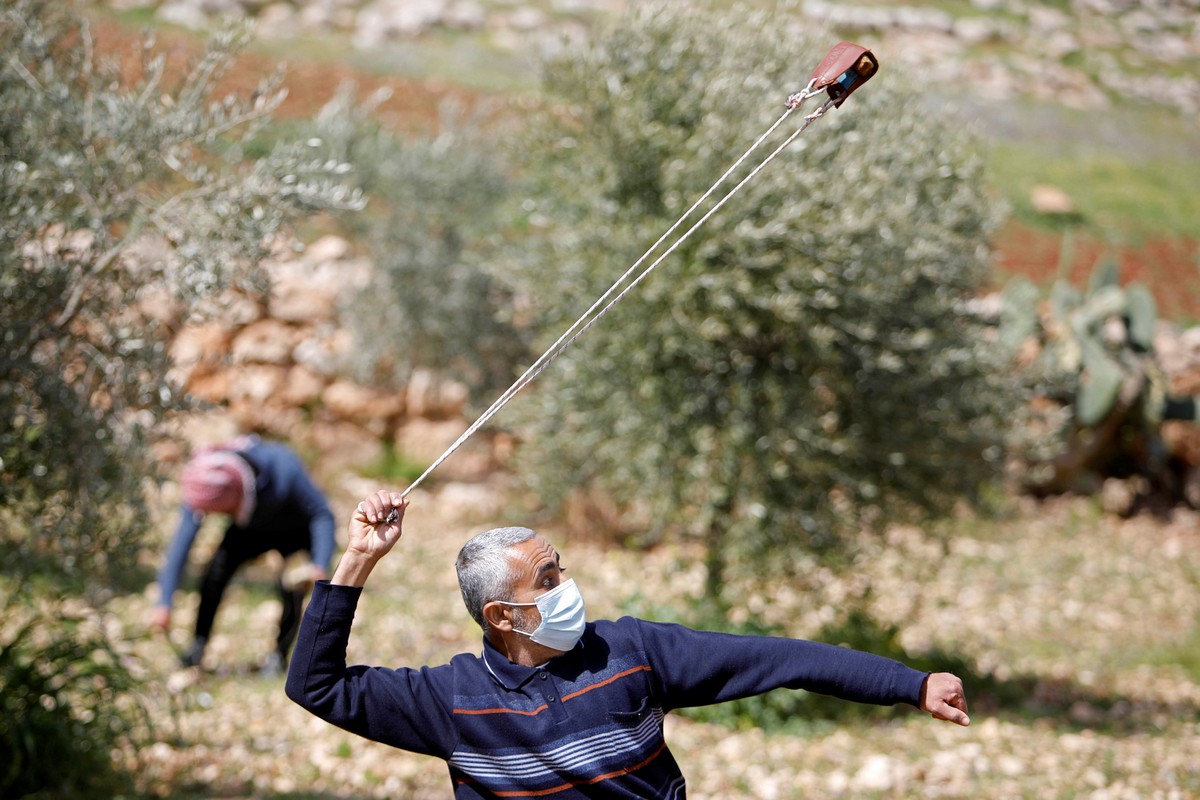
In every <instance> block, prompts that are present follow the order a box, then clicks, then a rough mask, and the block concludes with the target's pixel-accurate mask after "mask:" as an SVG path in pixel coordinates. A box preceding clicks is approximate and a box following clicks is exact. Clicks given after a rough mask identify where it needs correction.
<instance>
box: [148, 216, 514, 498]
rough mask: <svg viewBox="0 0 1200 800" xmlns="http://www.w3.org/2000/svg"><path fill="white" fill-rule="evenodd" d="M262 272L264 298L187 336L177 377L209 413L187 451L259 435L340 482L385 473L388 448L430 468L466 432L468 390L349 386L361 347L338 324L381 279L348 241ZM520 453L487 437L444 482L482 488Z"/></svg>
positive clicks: (460, 457) (430, 384) (191, 428)
mask: <svg viewBox="0 0 1200 800" xmlns="http://www.w3.org/2000/svg"><path fill="white" fill-rule="evenodd" d="M264 268H265V271H266V274H267V276H268V277H269V280H270V291H269V292H268V293H267V294H266V296H265V297H255V296H253V295H251V294H248V293H243V292H230V293H227V294H226V295H224V296H222V297H221V298H220V300H219V301H216V302H217V306H216V307H215V308H208V309H204V310H203V313H202V314H199V315H197V316H199V317H203V318H204V319H205V321H203V322H193V323H186V322H185V323H182V324H180V325H179V328H178V333H177V334H176V335H175V337H174V339H173V341H172V344H171V355H172V359H173V362H174V365H175V366H174V368H173V371H172V374H171V375H170V376H169V377H170V379H171V380H172V382H174V383H176V384H177V385H180V386H183V387H184V388H186V390H187V391H188V392H189V393H191V394H192V396H193V397H195V398H196V399H197V400H199V401H200V402H201V404H202V410H201V412H200V413H199V414H197V416H196V417H195V418H193V419H190V420H188V422H187V424H186V425H185V426H184V432H183V434H182V436H181V438H182V439H183V440H184V442H190V443H191V444H197V443H201V442H204V441H213V440H218V439H221V438H224V437H226V436H228V435H230V434H233V433H242V432H255V433H259V434H262V435H263V436H265V437H270V438H277V439H283V440H287V441H289V442H292V443H293V444H295V445H297V446H298V447H300V448H301V449H303V450H305V451H307V452H308V453H310V454H311V455H312V459H313V460H314V461H315V468H316V469H317V471H318V472H320V473H325V474H332V473H334V472H336V471H339V470H342V469H345V468H354V467H358V468H364V467H368V466H369V465H372V464H375V463H378V462H379V461H380V460H381V459H382V458H383V457H384V455H385V451H386V450H387V448H388V447H389V446H391V447H392V448H394V450H395V452H396V453H398V454H400V455H401V456H402V457H403V458H404V459H406V460H408V461H410V462H412V463H414V464H422V465H424V464H428V463H431V462H432V461H433V460H434V459H435V458H437V456H438V455H440V454H441V453H442V451H443V450H444V449H445V448H446V447H447V446H448V445H449V444H451V443H452V442H453V441H454V440H455V439H457V438H458V436H459V435H460V434H461V433H462V432H463V431H464V430H465V429H466V427H467V425H468V424H469V420H468V419H467V417H466V403H467V389H466V387H465V386H463V385H462V384H460V383H456V382H454V381H447V380H444V379H440V378H438V377H437V376H436V375H434V374H433V373H432V372H429V371H423V370H418V371H417V372H415V373H414V374H413V375H412V376H411V378H410V380H409V381H408V383H407V385H406V386H404V387H401V388H399V389H394V390H386V389H378V388H373V387H369V386H363V385H360V384H359V383H356V382H355V381H353V380H351V379H350V378H349V377H347V376H348V375H350V374H351V355H352V353H351V350H352V348H353V347H354V342H353V340H352V338H351V335H350V333H349V331H348V330H347V329H346V328H345V327H343V326H342V325H341V324H340V321H339V316H340V314H341V313H342V309H343V308H345V307H346V306H347V305H348V304H349V303H350V301H351V299H352V298H353V295H354V293H356V292H357V291H359V290H360V289H361V288H363V287H364V286H366V285H367V284H368V282H369V281H371V280H372V267H371V264H370V263H369V262H368V261H365V260H363V259H361V258H357V257H355V256H354V255H353V254H352V253H351V248H350V245H349V244H348V243H347V242H346V241H345V240H344V239H341V238H339V237H335V236H326V237H324V238H321V239H318V240H317V241H315V242H313V243H312V244H311V245H309V246H308V247H306V248H304V250H303V251H302V252H301V253H298V254H295V253H292V252H291V250H290V249H289V248H283V249H280V250H279V251H278V253H277V255H276V257H275V258H272V259H271V260H269V261H268V262H266V264H265V265H264ZM511 446H512V445H511V440H510V439H509V437H507V436H504V435H500V434H497V433H495V432H491V431H481V432H480V433H479V434H477V435H475V436H473V437H472V439H471V440H469V441H468V442H467V444H466V445H464V447H463V448H462V449H461V450H460V451H458V452H456V453H455V454H454V456H453V457H452V458H451V459H449V460H447V461H446V462H445V463H444V465H443V466H441V467H439V470H438V473H439V477H444V478H449V479H454V480H478V479H480V478H482V477H484V476H486V475H488V474H489V473H490V472H492V471H493V470H495V469H496V468H498V467H499V465H500V462H501V456H502V455H503V453H505V452H508V451H509V450H511ZM180 450H182V448H180ZM176 455H178V456H181V455H182V453H181V452H178V453H176Z"/></svg>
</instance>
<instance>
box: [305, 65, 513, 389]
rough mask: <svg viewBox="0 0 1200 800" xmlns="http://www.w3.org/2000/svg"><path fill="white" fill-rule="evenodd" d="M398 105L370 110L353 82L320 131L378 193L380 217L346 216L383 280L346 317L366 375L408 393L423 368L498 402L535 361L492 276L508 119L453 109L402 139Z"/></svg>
mask: <svg viewBox="0 0 1200 800" xmlns="http://www.w3.org/2000/svg"><path fill="white" fill-rule="evenodd" d="M386 99H387V95H386V94H385V93H379V92H377V93H376V94H374V95H372V96H370V97H368V98H366V100H364V101H363V102H361V103H359V102H357V101H356V96H355V89H354V87H353V86H351V85H347V86H344V87H342V89H341V90H340V91H339V92H338V94H337V96H336V97H335V98H334V100H333V101H332V102H330V103H329V104H328V105H327V106H326V107H325V108H324V109H323V110H322V112H321V114H320V115H319V116H318V117H317V119H315V120H314V121H313V125H312V130H313V132H314V133H315V134H316V135H318V136H319V137H320V138H321V139H322V140H323V141H325V142H327V143H328V144H329V145H330V146H331V147H333V148H334V152H335V153H336V154H337V155H338V157H339V158H340V159H342V160H344V161H346V162H351V163H353V164H354V165H355V168H354V171H353V172H352V173H351V174H350V175H349V176H348V177H349V178H350V179H352V180H353V181H354V185H355V186H357V187H358V188H360V189H361V190H362V191H363V192H364V193H365V194H367V195H369V196H370V197H371V208H370V210H369V212H368V213H365V214H353V215H350V216H349V217H347V218H345V220H344V221H345V223H346V224H347V226H348V227H349V228H350V229H351V230H353V231H354V232H355V234H356V238H357V239H358V240H359V241H360V242H362V243H363V244H364V245H365V247H366V248H367V249H368V251H369V253H370V257H371V261H372V264H373V265H374V272H375V276H376V279H375V280H374V281H373V282H372V283H371V285H369V286H367V287H365V288H364V289H362V290H361V291H360V292H357V293H356V295H355V296H354V297H353V298H352V300H351V301H350V303H349V304H348V308H349V309H350V313H347V314H345V315H344V318H345V319H346V323H347V325H348V326H349V328H350V330H351V332H352V333H353V335H354V339H355V346H354V348H353V350H354V363H353V365H352V366H353V368H354V370H355V372H356V376H355V377H357V378H358V379H359V380H360V381H363V382H367V383H373V384H376V385H380V386H391V387H399V386H403V385H404V384H405V383H406V382H407V381H408V379H409V378H410V377H411V375H412V372H413V370H414V369H417V368H423V369H428V370H432V371H434V372H436V373H437V374H439V375H440V376H442V377H449V378H454V379H457V380H461V381H464V382H465V384H466V386H467V387H468V388H469V389H470V391H471V395H472V399H473V400H475V401H476V402H478V401H480V400H481V399H490V396H489V395H491V394H492V393H494V392H498V391H499V390H500V389H502V388H503V387H504V386H507V385H508V383H509V381H511V380H512V377H513V373H512V370H513V367H514V365H516V364H519V363H520V362H521V360H522V359H523V358H524V355H525V353H526V345H525V337H524V336H523V334H522V333H521V331H520V329H519V328H518V327H517V326H516V325H514V323H513V314H512V313H511V311H512V307H513V306H512V302H511V296H510V293H509V292H508V290H507V288H506V286H505V284H504V282H503V281H501V280H498V279H497V277H496V276H494V275H493V274H492V273H491V272H490V271H489V269H488V267H489V257H490V254H491V252H492V250H493V247H492V245H493V243H494V240H495V237H496V234H497V232H498V231H499V229H500V211H501V208H502V201H503V200H504V198H505V197H506V196H507V193H508V191H509V184H510V181H509V178H508V176H507V174H506V172H505V170H504V162H503V159H502V153H501V151H500V150H499V149H498V148H496V147H495V146H494V145H493V144H492V141H491V138H489V137H490V136H493V135H494V131H492V130H490V129H491V128H494V127H495V125H496V123H495V122H488V121H487V120H486V119H481V118H479V116H480V112H478V111H477V112H474V113H467V112H466V111H465V110H464V109H463V108H462V107H461V106H458V105H456V104H454V103H451V102H447V103H446V104H444V105H443V107H442V108H441V109H440V114H439V116H438V119H437V120H436V123H435V124H436V129H435V130H433V131H427V132H419V133H401V132H398V131H397V130H395V129H393V128H390V127H388V126H386V125H385V124H384V123H383V119H384V118H385V117H384V115H383V114H381V113H380V111H379V104H380V103H381V102H383V101H385V100H386ZM392 121H393V122H394V123H398V122H408V121H407V120H392Z"/></svg>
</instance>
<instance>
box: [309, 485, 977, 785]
mask: <svg viewBox="0 0 1200 800" xmlns="http://www.w3.org/2000/svg"><path fill="white" fill-rule="evenodd" d="M406 506H407V503H406V502H405V501H404V498H403V497H402V496H401V495H400V494H398V493H394V492H382V491H381V492H376V493H375V494H373V495H371V496H370V497H368V498H367V499H366V500H364V501H363V502H362V503H361V504H359V506H358V509H357V510H356V511H355V513H354V515H353V517H352V518H351V520H350V527H349V542H348V544H347V548H346V551H345V553H344V554H343V555H342V558H341V561H340V562H339V563H338V566H337V569H336V570H335V571H334V574H333V579H332V580H331V581H329V582H325V581H321V582H320V583H318V584H317V585H316V588H315V589H314V590H313V597H312V601H311V603H310V604H309V608H308V611H307V612H306V613H305V615H304V622H303V623H302V624H301V628H300V638H299V640H298V642H297V644H296V654H295V657H294V658H293V659H292V665H291V669H290V671H289V673H288V680H287V694H288V697H290V698H292V699H293V700H294V701H296V702H297V703H299V704H300V705H301V706H303V707H304V708H306V709H308V710H309V711H311V712H312V713H313V714H316V715H317V716H318V717H321V718H322V719H324V720H327V721H329V722H331V723H333V724H334V725H337V726H339V727H341V728H344V729H345V730H348V731H350V732H352V733H357V734H359V735H361V736H364V737H366V738H368V739H372V740H374V741H378V742H383V743H385V744H390V745H392V746H393V747H398V748H401V749H404V750H410V751H412V752H414V753H421V754H424V755H431V756H436V757H438V758H441V759H443V760H445V761H446V762H447V764H448V766H449V769H450V778H451V781H452V783H453V785H454V795H455V797H457V798H485V797H486V798H496V797H510V798H532V797H539V798H546V797H551V798H561V799H562V800H566V799H567V798H579V797H614V798H615V797H644V798H649V797H653V798H682V797H684V779H683V775H682V774H681V772H680V769H679V765H678V763H676V761H675V758H674V756H672V755H671V751H670V750H669V749H668V748H667V743H666V741H665V739H664V736H663V718H664V716H665V715H666V714H667V713H669V712H671V711H673V710H674V709H677V708H686V707H689V706H702V705H708V704H710V703H720V702H722V701H725V700H734V699H737V698H740V697H748V696H750V695H756V694H761V693H763V692H767V691H770V690H771V689H775V688H779V687H788V688H792V689H807V690H808V691H813V692H820V693H822V694H829V695H833V696H835V697H839V698H842V699H845V700H853V701H857V702H861V703H875V704H879V705H892V704H895V703H909V704H911V705H914V706H916V707H917V708H919V709H921V710H922V711H925V712H927V713H929V714H931V715H932V716H933V717H934V718H936V719H942V720H949V721H950V722H954V723H957V724H959V725H967V724H969V723H970V720H969V719H968V717H967V701H966V697H965V696H964V694H963V685H962V681H960V680H959V679H958V678H957V677H955V676H954V675H951V674H949V673H946V672H938V673H932V674H930V673H926V672H918V671H916V670H913V669H910V668H909V667H907V666H905V665H904V664H901V663H900V662H898V661H892V660H890V659H886V658H881V657H879V656H875V655H870V654H868V653H862V652H858V651H855V650H849V649H846V648H842V647H834V646H832V645H827V644H820V643H817V642H808V641H803V640H798V639H787V638H781V637H765V636H738V635H732V634H724V633H713V632H707V631H697V630H692V629H690V628H686V627H683V626H682V625H673V624H663V623H656V622H648V621H645V620H641V619H634V618H632V617H623V618H621V619H619V620H616V621H607V620H594V621H591V622H588V621H587V620H586V615H585V612H584V604H583V597H582V596H581V595H580V593H579V590H578V588H577V587H576V586H575V582H574V581H573V580H568V579H567V578H566V577H565V575H564V572H565V571H566V568H565V567H564V566H563V565H562V563H561V562H560V559H559V554H558V552H557V551H556V550H555V549H554V547H552V546H551V545H550V543H549V542H547V541H546V540H545V539H543V538H542V537H540V536H538V535H537V534H536V533H534V532H533V531H531V530H529V529H527V528H497V529H494V530H490V531H486V532H484V533H481V534H479V535H477V536H475V537H474V538H472V539H471V540H470V541H468V542H467V543H466V545H464V546H463V548H462V550H461V551H459V555H458V560H457V569H458V581H459V588H460V590H461V592H462V597H463V600H464V601H465V602H466V605H467V610H468V612H469V613H470V614H471V616H472V617H473V618H474V619H475V621H476V622H477V623H478V624H479V626H480V627H481V628H482V629H483V645H482V652H481V653H479V654H478V655H476V654H462V655H458V656H455V657H454V658H452V659H451V660H450V663H448V664H444V665H442V666H436V667H419V665H416V666H411V667H398V668H394V669H391V668H382V667H365V666H355V667H347V666H346V645H347V642H348V640H349V638H350V628H351V623H352V622H353V620H354V612H355V608H356V606H357V604H358V600H359V597H360V595H361V593H362V586H363V584H364V583H365V582H366V580H367V577H368V576H369V575H370V573H371V571H372V569H374V567H375V565H376V564H377V563H378V562H379V560H380V559H381V558H383V557H384V556H385V555H386V554H387V553H388V552H389V551H390V550H391V549H392V547H393V546H394V545H395V544H396V542H398V541H399V540H400V536H401V524H402V523H403V518H404V509H405V508H406ZM393 509H395V510H396V511H398V512H399V513H398V515H397V516H398V518H397V519H395V520H393V521H392V522H388V521H387V520H388V517H389V514H390V513H391V511H392V510H393ZM410 573H411V574H419V570H417V571H415V572H414V571H410ZM434 602H439V601H436V600H435V601H434Z"/></svg>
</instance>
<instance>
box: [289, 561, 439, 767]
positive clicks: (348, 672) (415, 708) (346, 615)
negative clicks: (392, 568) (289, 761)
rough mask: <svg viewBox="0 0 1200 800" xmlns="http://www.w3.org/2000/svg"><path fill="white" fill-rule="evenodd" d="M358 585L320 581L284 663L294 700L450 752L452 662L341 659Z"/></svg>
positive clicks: (321, 713) (374, 732) (333, 717)
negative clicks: (390, 664)
mask: <svg viewBox="0 0 1200 800" xmlns="http://www.w3.org/2000/svg"><path fill="white" fill-rule="evenodd" d="M361 594H362V590H361V589H360V588H354V587H349V586H334V585H331V584H330V583H329V582H328V581H319V582H318V583H317V585H316V586H315V587H314V588H313V593H312V597H311V599H310V600H309V604H308V609H307V611H305V614H304V620H303V621H302V622H301V625H300V633H299V636H298V637H297V641H296V649H295V652H294V653H293V655H292V659H291V665H290V667H289V669H288V677H287V685H286V689H285V690H286V692H287V696H288V697H289V698H291V699H292V700H293V701H294V702H296V703H297V704H299V705H300V706H302V707H303V708H304V709H306V710H308V711H309V712H311V713H312V714H315V715H316V716H318V717H320V718H321V719H323V720H325V721H326V722H329V723H331V724H333V725H337V726H338V727H339V728H343V729H344V730H347V731H350V732H351V733H355V734H358V735H359V736H363V737H366V738H367V739H371V740H372V741H376V742H383V743H384V744H389V745H391V746H393V747H398V748H401V749H403V750H408V751H411V752H414V753H420V754H422V755H431V756H437V757H439V758H443V759H447V758H449V757H450V754H451V753H453V752H454V748H455V746H456V744H457V733H456V728H455V726H454V722H453V716H452V713H451V710H450V709H451V707H452V703H453V678H452V676H451V670H452V667H451V666H449V665H446V666H441V667H423V668H421V669H386V668H383V667H365V666H350V667H348V666H346V645H347V642H348V641H349V639H350V628H351V624H352V623H353V621H354V611H355V609H356V608H357V606H358V600H359V597H360V596H361Z"/></svg>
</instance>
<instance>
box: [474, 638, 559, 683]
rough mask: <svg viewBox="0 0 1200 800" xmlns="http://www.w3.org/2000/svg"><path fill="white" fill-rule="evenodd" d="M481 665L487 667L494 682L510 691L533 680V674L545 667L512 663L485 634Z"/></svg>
mask: <svg viewBox="0 0 1200 800" xmlns="http://www.w3.org/2000/svg"><path fill="white" fill-rule="evenodd" d="M547 663H549V662H547ZM483 665H484V666H485V667H487V671H488V672H490V673H491V674H492V678H494V679H495V681H496V683H498V684H500V685H501V686H502V687H503V688H504V689H505V690H506V691H510V692H511V691H513V690H514V689H520V688H521V687H522V686H524V685H525V684H526V683H528V682H529V681H531V680H533V676H534V675H536V674H538V673H539V672H541V671H542V670H543V669H545V667H546V665H545V664H543V665H542V666H540V667H523V666H521V665H520V664H514V663H513V662H511V661H509V660H508V656H506V655H504V653H502V652H500V650H499V649H498V648H497V647H496V646H495V645H494V644H492V643H491V642H490V641H489V640H488V638H487V637H486V636H484V637H483Z"/></svg>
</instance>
